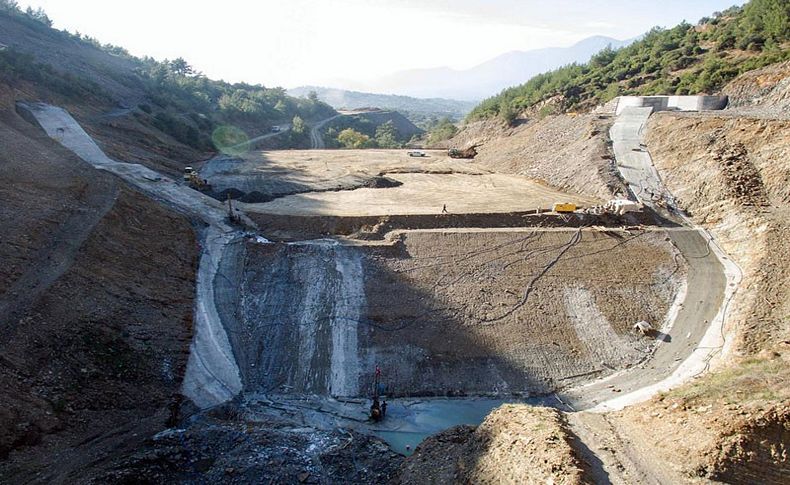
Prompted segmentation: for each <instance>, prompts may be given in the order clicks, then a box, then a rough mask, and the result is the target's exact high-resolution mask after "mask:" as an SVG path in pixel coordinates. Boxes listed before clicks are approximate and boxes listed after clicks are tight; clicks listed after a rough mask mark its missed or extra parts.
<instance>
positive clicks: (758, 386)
mask: <svg viewBox="0 0 790 485" xmlns="http://www.w3.org/2000/svg"><path fill="white" fill-rule="evenodd" d="M788 379H790V366H788V362H787V360H786V359H783V358H782V357H781V356H771V357H769V358H763V357H752V358H748V359H744V360H743V361H741V362H740V363H739V364H738V365H735V366H731V367H727V368H725V369H722V370H721V371H718V372H713V373H711V374H710V375H708V376H706V378H705V379H699V380H695V381H692V382H691V383H689V384H686V385H684V386H681V387H679V388H677V389H673V390H672V391H669V392H668V393H665V394H662V398H663V399H667V398H668V399H681V400H683V401H684V402H686V403H691V404H695V403H710V402H711V401H714V400H723V401H726V402H729V403H738V404H744V403H747V402H755V401H782V400H787V399H788V398H790V388H788V387H787V385H785V383H786V382H787V381H788Z"/></svg>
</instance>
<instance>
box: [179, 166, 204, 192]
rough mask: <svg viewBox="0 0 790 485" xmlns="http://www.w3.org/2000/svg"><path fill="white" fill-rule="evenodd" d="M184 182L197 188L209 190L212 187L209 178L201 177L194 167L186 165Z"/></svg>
mask: <svg viewBox="0 0 790 485" xmlns="http://www.w3.org/2000/svg"><path fill="white" fill-rule="evenodd" d="M184 182H186V183H188V184H189V186H190V187H192V188H193V189H195V190H207V189H209V188H210V186H209V184H208V180H206V179H202V178H200V174H199V173H197V171H196V170H195V169H194V168H192V167H184Z"/></svg>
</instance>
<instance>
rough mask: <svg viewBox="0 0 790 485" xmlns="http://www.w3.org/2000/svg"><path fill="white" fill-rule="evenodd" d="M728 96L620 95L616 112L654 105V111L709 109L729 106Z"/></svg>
mask: <svg viewBox="0 0 790 485" xmlns="http://www.w3.org/2000/svg"><path fill="white" fill-rule="evenodd" d="M727 101H728V98H727V96H620V98H618V102H617V109H616V111H615V113H616V114H618V115H619V114H620V113H621V112H622V111H623V110H624V109H625V108H627V107H652V108H653V111H707V110H721V109H724V108H725V107H727Z"/></svg>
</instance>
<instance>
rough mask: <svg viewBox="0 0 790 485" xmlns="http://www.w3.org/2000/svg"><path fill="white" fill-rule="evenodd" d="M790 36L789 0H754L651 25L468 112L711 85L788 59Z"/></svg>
mask: <svg viewBox="0 0 790 485" xmlns="http://www.w3.org/2000/svg"><path fill="white" fill-rule="evenodd" d="M788 42H790V2H788V1H787V0H751V1H750V2H749V3H748V4H746V5H745V6H743V7H733V8H730V9H728V10H726V11H724V12H717V13H715V14H713V16H711V17H706V18H703V19H701V20H700V22H699V23H698V24H697V25H691V24H689V23H687V22H684V23H681V24H680V25H678V26H676V27H674V28H671V29H663V28H659V27H656V28H653V29H652V30H650V31H649V32H648V33H647V34H646V35H645V36H644V37H643V38H642V39H640V40H638V41H636V42H634V43H632V44H631V45H629V46H626V47H623V48H621V49H618V50H614V49H612V48H606V49H604V50H603V51H601V52H600V53H598V54H596V55H595V56H593V57H592V58H591V59H590V61H589V62H587V63H584V64H570V65H568V66H565V67H561V68H559V69H556V70H553V71H550V72H547V73H544V74H540V75H538V76H535V77H533V78H532V79H530V80H529V81H527V82H526V83H524V84H522V85H520V86H516V87H512V88H508V89H505V90H504V91H502V92H501V93H500V94H498V95H496V96H493V97H491V98H488V99H486V100H484V101H482V102H481V103H480V104H479V105H478V106H477V107H475V109H474V110H473V111H472V112H471V113H470V114H469V116H468V118H467V119H469V120H475V119H481V118H490V117H495V116H499V117H500V118H502V119H503V120H504V121H506V122H508V123H512V122H513V120H514V119H515V118H516V116H517V115H518V114H519V113H521V112H523V111H524V110H526V109H528V108H530V107H532V106H534V105H536V104H538V103H540V102H541V101H545V100H547V99H549V98H554V97H557V98H558V99H559V100H560V101H561V106H560V109H561V110H564V111H574V110H584V109H589V108H591V107H593V106H595V105H598V104H602V103H605V102H607V101H609V100H611V99H613V98H615V97H617V96H620V95H654V94H676V95H688V94H703V93H712V92H714V91H716V90H718V89H720V88H721V87H722V86H723V85H724V84H726V83H727V82H729V81H730V80H732V79H733V78H735V77H736V76H738V75H739V74H742V73H744V72H746V71H750V70H752V69H757V68H760V67H763V66H767V65H769V64H773V63H776V62H781V61H784V60H787V59H790V49H788Z"/></svg>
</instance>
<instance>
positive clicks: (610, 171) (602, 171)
mask: <svg viewBox="0 0 790 485" xmlns="http://www.w3.org/2000/svg"><path fill="white" fill-rule="evenodd" d="M519 121H521V124H519V125H518V126H516V127H515V128H504V127H503V126H502V124H501V122H500V121H499V120H486V121H477V122H473V123H470V124H468V125H466V126H465V127H464V129H463V130H461V132H459V133H458V135H456V137H455V138H453V139H452V140H451V141H450V145H451V146H454V147H459V148H465V147H469V146H473V145H479V146H478V148H477V151H478V155H477V156H476V157H475V159H474V164H475V165H477V166H479V167H480V168H485V169H489V170H494V171H497V172H502V173H512V174H518V175H525V176H528V177H531V178H534V179H536V180H540V181H542V182H544V183H546V184H548V185H551V186H554V187H556V188H558V189H561V190H565V191H569V192H574V193H578V194H582V195H587V196H592V197H596V198H598V199H601V200H608V199H611V198H612V196H613V195H614V194H617V193H625V188H624V186H623V184H622V182H621V180H620V178H619V176H618V174H617V170H616V168H615V167H614V164H613V156H612V154H611V150H610V145H609V143H608V130H609V125H610V124H611V119H610V118H609V117H608V116H607V115H596V114H580V115H550V116H547V117H544V118H542V119H541V118H540V117H539V116H537V115H536V116H535V117H533V118H530V119H526V120H519Z"/></svg>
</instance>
